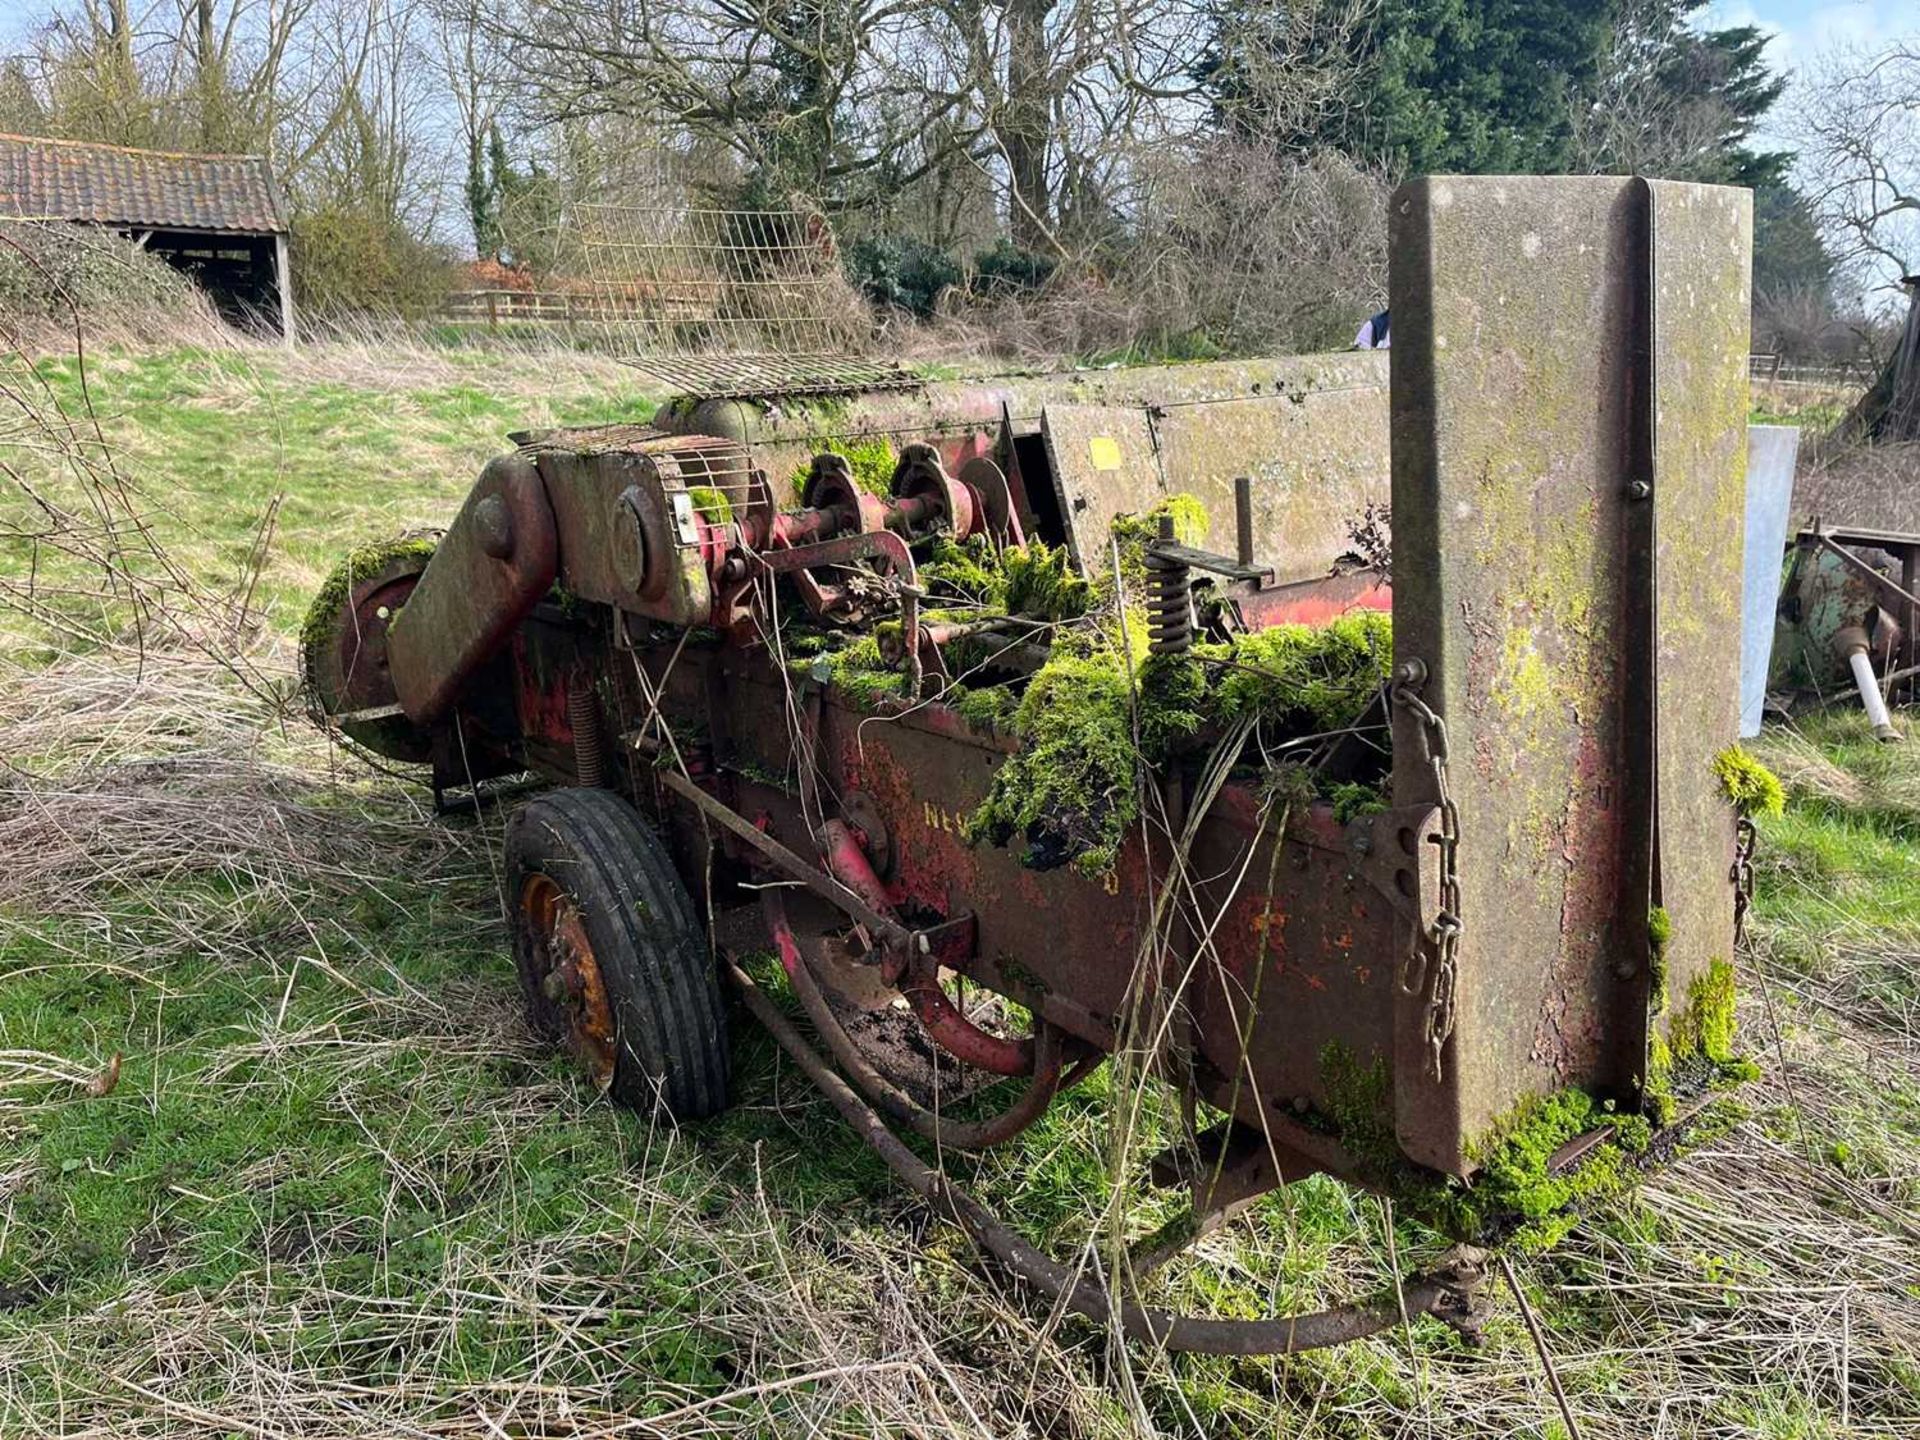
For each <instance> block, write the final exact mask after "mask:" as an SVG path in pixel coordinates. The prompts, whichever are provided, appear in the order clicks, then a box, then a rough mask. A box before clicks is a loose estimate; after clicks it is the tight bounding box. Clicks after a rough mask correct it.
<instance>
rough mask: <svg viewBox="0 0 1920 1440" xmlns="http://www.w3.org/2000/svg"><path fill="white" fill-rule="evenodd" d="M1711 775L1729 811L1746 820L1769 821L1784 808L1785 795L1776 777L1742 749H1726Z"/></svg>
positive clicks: (1715, 762)
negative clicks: (1735, 811) (1734, 811)
mask: <svg viewBox="0 0 1920 1440" xmlns="http://www.w3.org/2000/svg"><path fill="white" fill-rule="evenodd" d="M1713 773H1714V775H1715V776H1716V777H1717V778H1718V779H1719V781H1720V788H1721V790H1722V791H1724V792H1725V794H1726V797H1727V799H1728V801H1729V802H1731V804H1732V805H1733V808H1734V809H1735V810H1738V811H1739V812H1740V813H1741V814H1742V815H1745V816H1747V817H1748V818H1750V819H1751V818H1753V817H1755V816H1765V817H1769V818H1771V817H1773V816H1777V815H1779V814H1781V813H1782V812H1783V811H1784V810H1785V809H1786V808H1787V792H1786V788H1785V787H1784V786H1782V785H1781V783H1780V777H1779V776H1778V775H1775V774H1774V773H1773V771H1771V770H1769V769H1768V768H1767V767H1766V766H1764V765H1762V764H1761V763H1760V762H1759V761H1758V760H1756V759H1754V758H1753V756H1752V755H1751V754H1750V753H1748V751H1747V749H1746V747H1745V746H1743V745H1729V746H1728V747H1727V748H1726V749H1724V750H1722V751H1721V752H1720V753H1719V754H1718V755H1716V756H1715V757H1714V760H1713Z"/></svg>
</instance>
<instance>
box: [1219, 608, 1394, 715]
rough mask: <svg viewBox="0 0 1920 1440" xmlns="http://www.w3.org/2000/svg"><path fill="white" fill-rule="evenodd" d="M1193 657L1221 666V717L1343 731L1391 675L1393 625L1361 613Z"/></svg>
mask: <svg viewBox="0 0 1920 1440" xmlns="http://www.w3.org/2000/svg"><path fill="white" fill-rule="evenodd" d="M1193 653H1194V654H1195V655H1196V656H1199V657H1200V658H1201V659H1203V660H1215V661H1223V662H1226V664H1225V665H1224V666H1223V667H1222V669H1221V672H1220V678H1219V680H1218V681H1217V682H1216V684H1215V687H1214V694H1215V698H1216V699H1217V700H1218V702H1219V705H1220V712H1219V713H1220V714H1221V715H1222V716H1223V717H1225V718H1227V719H1238V718H1240V717H1241V716H1246V715H1253V716H1259V717H1262V718H1270V719H1275V720H1281V721H1286V722H1293V723H1297V724H1302V725H1307V726H1311V727H1313V730H1316V731H1327V730H1344V729H1346V728H1347V727H1348V726H1350V725H1352V724H1353V723H1354V722H1355V721H1356V720H1358V719H1359V718H1360V716H1361V714H1362V713H1363V712H1364V711H1365V710H1366V708H1367V706H1368V705H1370V704H1372V703H1373V699H1374V696H1376V695H1377V694H1378V693H1379V691H1380V687H1381V686H1382V685H1384V684H1386V683H1387V677H1388V676H1389V674H1391V673H1392V670H1393V621H1392V619H1391V618H1390V617H1389V616H1388V615H1386V614H1385V613H1384V612H1382V611H1379V610H1360V611H1356V612H1354V613H1353V614H1351V615H1342V616H1341V617H1339V618H1338V619H1337V620H1333V621H1331V622H1329V623H1328V624H1326V625H1275V626H1273V627H1272V628H1271V629H1267V630H1260V631H1257V632H1255V633H1253V634H1251V635H1236V636H1234V638H1233V639H1232V641H1231V642H1229V643H1228V644H1225V645H1196V646H1195V647H1194V650H1193Z"/></svg>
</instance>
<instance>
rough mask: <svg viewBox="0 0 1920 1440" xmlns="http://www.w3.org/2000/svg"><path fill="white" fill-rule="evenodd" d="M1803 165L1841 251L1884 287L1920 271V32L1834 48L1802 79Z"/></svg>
mask: <svg viewBox="0 0 1920 1440" xmlns="http://www.w3.org/2000/svg"><path fill="white" fill-rule="evenodd" d="M1802 93H1803V95H1804V97H1805V98H1804V100H1803V101H1802V104H1801V106H1800V109H1799V114H1798V122H1799V124H1798V128H1799V132H1800V137H1799V138H1800V140H1801V151H1800V159H1801V173H1802V175H1803V176H1804V178H1805V180H1806V182H1807V191H1808V194H1809V196H1810V198H1811V199H1812V200H1813V202H1814V205H1815V207H1816V210H1817V211H1818V213H1819V214H1820V215H1821V217H1822V218H1823V219H1824V220H1826V222H1827V223H1828V225H1829V227H1830V228H1831V230H1832V231H1833V233H1834V235H1835V237H1836V239H1837V240H1838V241H1839V244H1840V247H1841V253H1842V257H1843V258H1846V259H1853V260H1858V261H1862V262H1864V263H1866V264H1867V265H1868V266H1870V267H1871V269H1872V270H1873V272H1874V273H1875V275H1876V277H1877V279H1878V281H1879V283H1880V286H1881V288H1882V289H1884V290H1889V291H1891V290H1893V289H1894V287H1896V286H1897V285H1898V283H1899V280H1900V277H1902V276H1904V275H1911V274H1913V273H1914V272H1915V271H1916V270H1920V40H1913V39H1909V40H1904V41H1900V42H1898V43H1895V44H1893V45H1890V46H1888V47H1887V48H1885V49H1883V50H1880V51H1876V52H1869V51H1864V50H1860V49H1858V48H1850V49H1840V50H1836V51H1833V52H1831V53H1830V54H1828V55H1827V56H1826V57H1824V58H1823V59H1822V60H1821V61H1820V62H1818V63H1817V64H1816V65H1815V66H1814V67H1813V68H1812V70H1811V71H1810V73H1809V74H1808V76H1807V82H1806V84H1805V85H1804V86H1803V87H1802Z"/></svg>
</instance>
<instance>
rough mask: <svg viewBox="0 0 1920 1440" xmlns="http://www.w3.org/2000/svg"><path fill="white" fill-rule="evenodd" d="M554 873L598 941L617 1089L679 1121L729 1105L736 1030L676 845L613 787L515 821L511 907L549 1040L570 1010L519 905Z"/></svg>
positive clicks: (525, 976)
mask: <svg viewBox="0 0 1920 1440" xmlns="http://www.w3.org/2000/svg"><path fill="white" fill-rule="evenodd" d="M534 875H544V876H546V877H547V878H548V879H549V880H551V881H552V882H553V883H554V884H555V885H557V886H558V887H559V889H560V890H561V891H562V892H563V893H564V894H565V895H566V896H567V897H568V898H569V899H571V900H572V902H573V905H574V907H575V909H576V910H577V911H578V913H579V916H580V919H581V922H582V924H583V925H584V928H585V930H586V934H587V938H588V940H589V941H590V943H591V944H592V947H593V956H594V960H595V961H596V963H597V965H598V969H599V972H600V976H601V980H602V983H603V984H604V986H605V988H606V992H607V1000H608V1002H609V1005H610V1008H611V1010H612V1016H613V1037H614V1068H613V1079H612V1083H611V1085H610V1086H609V1088H608V1093H609V1094H610V1095H611V1096H612V1097H613V1098H614V1099H615V1100H617V1101H619V1102H620V1103H621V1104H623V1105H627V1106H630V1107H631V1108H633V1109H637V1110H645V1111H651V1110H652V1109H653V1108H654V1105H655V1104H656V1102H658V1103H660V1104H663V1105H664V1106H665V1108H666V1111H667V1113H668V1114H669V1116H670V1117H671V1118H672V1119H673V1120H674V1121H675V1122H684V1121H690V1120H702V1119H705V1118H706V1117H708V1116H710V1115H715V1114H718V1113H719V1112H720V1111H721V1110H723V1109H725V1108H726V1104H727V1077H728V1053H727V1027H726V1012H725V1008H724V1006H723V1004H722V1002H721V996H720V978H719V975H718V973H717V971H716V970H715V968H714V966H713V965H712V964H710V963H709V961H708V952H707V943H706V938H705V936H704V935H703V933H702V931H701V927H700V924H699V922H698V921H697V920H696V919H695V916H694V909H693V902H692V899H691V898H690V897H689V896H688V894H687V888H686V886H685V885H683V884H682V883H681V882H680V877H679V875H677V874H676V873H675V872H674V869H673V864H672V861H671V860H670V859H669V858H668V855H667V851H666V847H665V846H664V845H662V844H661V842H660V840H659V837H658V836H656V835H655V834H654V833H653V830H652V829H651V828H650V827H649V826H648V825H647V823H646V821H644V820H643V819H642V818H641V817H640V815H639V813H638V812H637V811H636V810H635V809H634V808H633V806H631V805H629V804H628V803H627V802H626V801H625V800H623V799H621V798H620V797H619V796H618V795H616V794H614V793H613V792H612V791H610V790H599V789H571V790H555V791H552V792H550V793H549V794H546V795H542V796H540V797H539V798H538V799H536V800H533V801H530V802H529V803H527V804H526V805H524V806H522V807H521V808H520V809H519V811H517V812H516V813H515V815H514V816H513V818H512V819H511V820H510V821H509V822H508V823H507V836H506V876H505V887H506V889H505V896H504V900H505V905H506V913H507V924H508V926H509V928H510V929H511V930H512V932H513V953H514V963H515V965H516V967H517V968H518V970H519V972H520V981H521V987H522V990H523V991H524V993H525V996H526V1001H527V1012H528V1017H529V1019H530V1020H531V1021H532V1023H533V1026H534V1028H535V1030H536V1031H538V1032H540V1033H541V1034H543V1035H545V1036H546V1037H548V1038H555V1039H557V1038H559V1037H561V1036H563V1035H564V1034H565V1033H566V1017H565V1013H564V1012H563V1011H561V1010H560V1009H559V1007H558V1006H556V1005H555V1004H554V1002H553V1001H551V1000H549V999H548V998H547V997H546V996H545V995H544V994H543V993H542V991H541V979H542V976H541V974H540V970H541V964H540V961H539V959H538V958H537V956H538V951H537V948H536V940H535V936H534V933H533V928H534V927H533V922H532V921H531V920H530V919H529V918H528V917H527V916H526V914H525V913H524V912H523V910H522V906H521V898H520V897H521V896H522V895H523V893H524V892H525V890H526V886H527V881H528V879H529V877H531V876H534Z"/></svg>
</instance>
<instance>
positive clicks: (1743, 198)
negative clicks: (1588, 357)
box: [1647, 181, 1764, 1038]
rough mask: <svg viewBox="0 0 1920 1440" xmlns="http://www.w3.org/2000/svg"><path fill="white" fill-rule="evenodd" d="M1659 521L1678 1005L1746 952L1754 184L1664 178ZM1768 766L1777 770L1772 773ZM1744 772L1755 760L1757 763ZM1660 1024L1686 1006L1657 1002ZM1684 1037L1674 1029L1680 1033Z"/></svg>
mask: <svg viewBox="0 0 1920 1440" xmlns="http://www.w3.org/2000/svg"><path fill="white" fill-rule="evenodd" d="M1647 188H1648V191H1649V194H1650V198H1651V203H1652V212H1651V218H1652V237H1653V245H1652V270H1653V288H1652V295H1651V306H1650V309H1651V317H1650V318H1651V327H1652V347H1651V348H1652V358H1653V394H1654V397H1655V403H1654V406H1653V416H1652V450H1653V477H1652V481H1653V497H1652V504H1653V507H1654V517H1655V518H1654V530H1655V569H1654V614H1655V625H1654V636H1655V659H1654V675H1655V692H1656V715H1655V739H1656V742H1657V753H1658V763H1657V767H1656V781H1655V792H1656V796H1657V804H1658V808H1659V824H1658V826H1657V829H1656V832H1655V846H1656V864H1655V871H1654V885H1655V892H1656V893H1655V895H1654V899H1655V901H1656V902H1657V903H1658V904H1659V905H1660V906H1661V908H1662V909H1664V910H1665V912H1666V913H1667V914H1668V915H1669V916H1671V917H1672V938H1671V939H1670V940H1669V941H1668V943H1667V945H1666V947H1665V958H1666V971H1667V977H1666V978H1667V991H1668V995H1669V996H1670V997H1671V999H1672V1001H1673V1003H1675V1004H1677V1003H1678V1002H1679V1001H1680V1000H1681V999H1682V998H1683V997H1685V996H1686V995H1687V994H1688V993H1689V992H1690V990H1691V989H1692V988H1693V987H1694V985H1695V983H1696V982H1697V981H1699V980H1700V979H1701V978H1702V977H1704V976H1705V975H1707V973H1708V972H1709V970H1710V969H1711V968H1712V967H1714V966H1715V964H1716V963H1717V964H1718V965H1720V966H1721V967H1722V968H1723V969H1724V968H1725V966H1726V965H1727V963H1728V962H1729V961H1731V960H1732V958H1733V890H1732V885H1731V882H1730V881H1729V878H1728V877H1729V874H1730V871H1731V865H1732V860H1733V820H1734V814H1733V812H1734V807H1733V806H1732V805H1730V804H1729V803H1728V796H1727V794H1726V793H1725V786H1724V783H1723V782H1724V779H1725V776H1724V774H1723V772H1724V770H1725V766H1726V762H1725V760H1724V759H1723V755H1724V753H1725V752H1726V751H1727V749H1728V747H1729V746H1731V745H1732V744H1733V740H1734V736H1735V734H1736V733H1737V731H1738V728H1739V691H1740V655H1739V650H1738V647H1737V645H1735V644H1734V643H1733V642H1734V639H1735V637H1737V636H1738V634H1739V616H1740V609H1741V590H1742V584H1741V580H1742V567H1743V564H1744V551H1745V508H1746V469H1747V350H1748V344H1749V336H1748V316H1749V313H1750V305H1749V302H1750V298H1751V296H1750V272H1751V260H1752V253H1753V242H1752V236H1753V199H1752V196H1751V195H1750V194H1749V193H1748V192H1747V191H1745V190H1735V189H1730V188H1728V187H1725V186H1707V185H1678V184H1672V183H1669V182H1664V181H1651V182H1648V186H1647ZM1761 773H1762V774H1764V771H1763V772H1761ZM1742 778H1745V777H1744V774H1743V776H1742ZM1654 1023H1655V1026H1656V1029H1657V1028H1660V1027H1662V1026H1670V1025H1671V1024H1672V1023H1673V1022H1672V1019H1671V1017H1670V1016H1665V1015H1661V1014H1656V1015H1655V1017H1654ZM1670 1038H1671V1037H1670Z"/></svg>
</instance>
